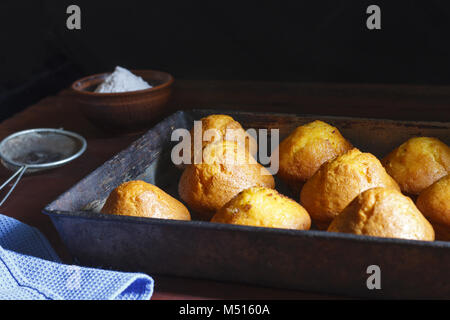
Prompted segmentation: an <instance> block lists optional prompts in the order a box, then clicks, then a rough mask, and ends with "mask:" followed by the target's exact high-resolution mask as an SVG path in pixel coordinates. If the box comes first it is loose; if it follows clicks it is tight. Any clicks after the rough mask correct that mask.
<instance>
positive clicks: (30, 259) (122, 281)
mask: <svg viewBox="0 0 450 320" xmlns="http://www.w3.org/2000/svg"><path fill="white" fill-rule="evenodd" d="M152 294H153V279H152V278H151V277H149V276H148V275H146V274H141V273H125V272H116V271H110V270H101V269H93V268H84V267H79V266H73V265H65V264H62V263H61V260H60V259H59V257H58V256H57V255H56V253H55V251H54V250H53V248H52V247H51V246H50V244H49V243H48V241H47V239H46V238H45V237H44V236H43V235H42V234H41V233H40V232H39V231H38V230H37V229H35V228H33V227H30V226H28V225H26V224H23V223H21V222H20V221H17V220H16V219H13V218H10V217H8V216H5V215H0V300H11V299H12V300H148V299H150V297H151V296H152Z"/></svg>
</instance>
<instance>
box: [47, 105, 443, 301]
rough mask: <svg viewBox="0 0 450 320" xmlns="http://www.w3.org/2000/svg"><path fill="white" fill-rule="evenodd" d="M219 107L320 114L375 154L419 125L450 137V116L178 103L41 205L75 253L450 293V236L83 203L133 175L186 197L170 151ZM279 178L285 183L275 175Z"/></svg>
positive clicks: (86, 259)
mask: <svg viewBox="0 0 450 320" xmlns="http://www.w3.org/2000/svg"><path fill="white" fill-rule="evenodd" d="M213 113H223V114H230V115H231V116H233V117H234V118H235V119H236V120H237V121H239V122H240V123H241V124H242V125H243V126H244V127H245V128H255V129H259V128H279V129H280V138H283V137H285V136H286V135H288V134H289V133H290V132H291V131H292V130H293V129H294V128H295V127H297V126H299V125H301V124H304V123H306V122H309V121H312V120H313V119H321V120H323V121H326V122H328V123H330V124H332V125H334V126H336V127H338V128H339V129H340V131H341V133H342V134H343V135H344V136H345V137H347V138H348V139H349V140H350V141H351V142H352V143H353V144H354V145H355V146H356V147H358V148H360V149H361V150H363V151H367V152H372V153H373V154H375V155H376V156H378V157H382V156H384V155H386V154H387V153H388V152H389V151H391V150H392V149H393V148H395V147H396V146H398V145H399V144H400V143H402V142H404V141H405V140H406V139H408V138H409V137H412V136H417V135H424V136H434V137H437V138H440V139H441V140H442V141H444V142H446V143H450V125H449V124H448V123H438V122H412V121H391V120H379V119H377V120H375V119H359V118H344V117H327V116H314V115H287V114H273V113H249V112H225V111H223V110H193V111H179V112H177V113H174V114H173V115H171V116H170V117H168V118H166V119H165V120H164V121H162V122H161V123H159V124H158V125H156V126H155V127H154V128H152V129H151V130H150V131H148V132H147V133H146V134H145V135H144V136H142V137H141V138H140V139H138V140H137V141H135V142H134V143H133V144H131V145H130V146H129V147H128V148H127V149H126V150H124V151H122V152H120V153H119V154H117V155H116V156H114V157H113V158H112V159H110V160H109V161H107V162H106V163H105V164H103V165H102V166H101V167H99V168H98V169H96V170H95V171H94V172H92V173H91V174H89V175H88V176H87V177H85V178H84V179H83V180H81V181H80V182H79V183H77V184H76V185H75V186H74V187H72V188H71V189H70V190H68V191H67V192H65V193H64V194H63V195H61V196H60V197H59V198H58V199H57V200H55V201H54V202H52V203H51V204H49V205H48V206H47V207H46V208H45V209H44V210H43V212H44V213H45V214H47V215H49V216H50V217H51V219H52V221H53V223H54V225H55V227H56V228H57V230H58V232H59V234H60V236H61V238H62V239H63V241H64V243H65V244H66V245H67V247H68V249H69V251H70V252H71V254H72V255H73V257H74V258H75V259H76V262H77V263H79V264H82V265H87V266H93V267H104V268H113V269H117V270H126V271H141V272H146V273H148V274H151V275H152V274H164V275H174V276H187V277H194V278H204V279H214V280H220V281H231V282H241V283H249V284H257V285H262V286H269V287H278V288H290V289H300V290H307V291H313V292H325V293H337V294H344V295H349V296H360V297H383V298H386V297H401V298H413V297H414V298H450V268H449V266H450V242H440V241H435V242H422V241H411V240H399V239H386V238H376V237H366V236H356V235H349V234H337V233H328V232H324V231H314V230H311V231H298V230H282V229H270V228H258V227H246V226H235V225H225V224H215V223H209V222H203V221H173V220H159V219H149V218H136V217H125V216H110V215H103V214H100V213H96V212H94V211H89V210H87V209H86V206H91V207H92V208H93V207H95V204H96V203H101V201H102V200H104V199H105V198H106V197H107V196H108V194H109V193H110V191H111V190H113V188H115V187H116V186H118V185H119V184H120V183H122V182H124V181H128V180H132V179H143V180H145V181H147V182H150V183H153V184H156V185H157V186H159V187H160V188H162V189H163V190H165V191H166V192H168V193H169V194H171V195H172V196H174V197H176V198H178V199H179V197H178V194H177V184H178V180H179V177H180V175H181V171H179V170H178V169H177V168H175V166H174V165H173V164H172V163H171V160H170V151H171V148H172V146H173V145H174V142H171V141H170V137H171V132H172V131H173V130H174V129H176V128H187V129H189V128H190V127H191V126H192V124H193V121H194V120H198V119H200V118H202V117H204V116H206V115H208V114H213ZM280 188H281V189H282V190H281V191H282V192H283V193H287V191H286V190H285V189H284V187H283V185H282V184H281V183H280V182H279V181H277V189H280ZM290 196H292V197H293V198H294V199H296V200H298V196H295V195H290ZM93 204H94V205H93ZM370 265H378V266H379V267H380V270H381V289H380V290H369V289H368V288H367V283H366V282H367V279H368V277H369V274H368V273H367V268H368V266H370Z"/></svg>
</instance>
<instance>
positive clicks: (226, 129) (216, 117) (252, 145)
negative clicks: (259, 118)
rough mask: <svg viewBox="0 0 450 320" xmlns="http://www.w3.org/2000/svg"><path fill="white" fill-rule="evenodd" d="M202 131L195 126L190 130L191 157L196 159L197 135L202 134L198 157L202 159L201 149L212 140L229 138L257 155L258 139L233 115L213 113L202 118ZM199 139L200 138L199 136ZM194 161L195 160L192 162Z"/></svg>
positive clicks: (228, 139)
mask: <svg viewBox="0 0 450 320" xmlns="http://www.w3.org/2000/svg"><path fill="white" fill-rule="evenodd" d="M200 121H201V124H202V126H201V131H199V132H195V127H193V128H192V129H191V131H190V134H191V148H192V150H191V158H192V160H194V152H195V149H194V147H195V136H196V134H200V137H201V138H200V139H199V140H198V141H199V142H200V141H201V147H200V148H198V149H197V152H198V154H199V155H198V157H197V159H200V160H201V154H200V153H201V151H202V150H203V148H204V147H205V146H206V145H207V144H209V143H212V142H217V141H222V140H227V141H235V142H238V143H240V144H241V147H244V146H245V148H246V149H247V150H248V151H249V152H250V153H251V154H252V155H253V156H256V152H257V149H258V145H257V142H256V140H255V139H254V138H253V137H252V136H251V135H249V134H248V133H247V132H246V131H245V130H244V129H243V128H242V126H241V124H240V123H239V122H237V121H235V120H234V119H233V118H232V117H230V116H227V115H224V114H213V115H210V116H207V117H205V118H202V119H201V120H200ZM197 139H198V138H197ZM192 163H193V162H192Z"/></svg>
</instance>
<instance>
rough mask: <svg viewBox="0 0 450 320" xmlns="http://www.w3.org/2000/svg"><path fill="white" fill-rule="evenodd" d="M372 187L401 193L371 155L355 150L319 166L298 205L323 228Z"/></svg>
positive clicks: (304, 188)
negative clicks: (390, 189)
mask: <svg viewBox="0 0 450 320" xmlns="http://www.w3.org/2000/svg"><path fill="white" fill-rule="evenodd" d="M374 187H386V188H393V189H396V190H400V188H399V187H398V185H397V183H396V182H395V181H394V179H392V178H391V177H390V176H389V175H388V174H387V173H386V170H384V168H383V166H382V165H381V163H380V161H379V160H378V159H377V158H376V157H375V156H374V155H372V154H370V153H362V152H361V151H359V150H358V149H356V148H354V149H352V150H350V151H348V152H346V153H344V154H343V155H340V156H339V157H337V158H335V159H333V160H331V161H328V162H326V163H325V164H323V165H322V166H321V167H320V169H319V170H318V171H317V172H316V173H315V174H314V175H313V176H312V177H311V178H310V179H309V180H308V181H307V182H306V183H305V185H304V187H303V189H302V191H301V193H300V203H301V204H302V205H303V206H304V207H305V209H306V210H307V211H308V213H309V214H310V215H311V218H312V220H313V222H314V223H315V224H316V226H317V227H318V228H319V229H326V228H327V227H328V225H329V224H330V222H331V221H332V220H333V219H334V218H335V217H336V216H337V215H338V214H339V213H341V212H342V210H343V209H344V208H345V207H346V206H347V205H348V204H349V203H350V202H351V201H352V200H353V199H354V198H355V197H356V196H357V195H358V194H360V193H361V192H363V191H365V190H367V189H371V188H374Z"/></svg>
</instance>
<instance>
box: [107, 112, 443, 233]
mask: <svg viewBox="0 0 450 320" xmlns="http://www.w3.org/2000/svg"><path fill="white" fill-rule="evenodd" d="M201 121H202V130H203V131H205V130H211V129H213V130H215V131H216V134H215V135H213V137H212V138H211V139H210V140H209V141H206V142H205V141H203V142H202V143H203V144H202V146H201V151H202V152H201V156H202V160H203V161H201V162H200V163H194V162H193V163H192V164H188V165H185V166H183V168H182V169H183V170H184V171H183V173H182V175H181V178H180V181H179V185H178V193H179V196H180V198H181V200H182V201H183V202H184V203H185V204H186V205H187V207H188V208H189V209H190V210H191V211H190V212H189V210H188V209H187V208H186V206H185V205H184V204H183V203H181V202H180V201H178V200H176V199H175V198H173V197H171V196H170V195H168V194H167V193H165V192H164V191H163V190H161V189H159V188H158V187H156V186H154V185H151V184H149V183H146V182H143V181H130V182H126V183H123V184H122V185H120V186H119V187H118V188H116V189H115V190H114V191H112V192H111V194H110V196H109V197H108V199H107V200H106V202H105V205H104V206H103V209H102V213H106V214H118V215H130V216H138V217H152V218H162V219H179V220H190V219H191V215H192V217H195V219H199V220H207V221H211V222H214V223H228V224H238V225H247V226H260V227H271V228H287V229H297V230H309V229H310V228H311V227H312V228H316V229H319V230H328V231H330V232H344V233H352V234H357V235H369V236H377V237H388V238H403V239H414V240H427V241H433V240H435V238H436V239H438V240H450V175H449V173H450V148H449V146H447V145H446V144H445V143H443V142H442V141H440V140H438V139H436V138H432V137H414V138H411V139H409V140H408V141H406V142H404V143H403V144H402V145H400V146H399V147H398V148H396V149H395V150H393V151H392V152H391V153H390V154H388V155H387V156H386V157H385V158H384V159H382V160H381V161H380V160H379V159H377V158H376V157H375V156H374V155H373V154H371V153H367V152H362V151H360V150H358V149H357V148H354V147H353V146H352V144H351V142H349V141H347V140H346V139H345V138H344V137H343V136H342V135H341V133H340V132H339V130H338V129H337V128H335V127H333V126H331V125H329V124H327V123H324V122H322V121H318V120H317V121H313V122H311V123H308V124H305V125H302V126H300V127H298V128H296V129H295V130H294V131H293V132H292V133H291V134H290V135H289V136H288V137H287V138H285V139H284V140H283V141H282V142H281V143H280V144H279V146H278V148H279V149H278V155H279V171H278V173H277V175H278V177H279V178H280V179H281V180H282V181H283V182H284V183H285V184H286V185H288V186H289V188H290V189H291V190H292V191H293V192H295V194H297V195H298V197H297V198H296V199H295V200H294V199H291V198H288V197H286V196H285V195H282V194H281V193H279V192H278V191H277V190H275V180H274V178H273V176H272V175H271V174H270V173H269V172H268V171H267V170H266V168H264V167H263V166H262V165H260V164H259V163H257V161H256V160H255V158H254V155H255V154H256V152H255V151H256V149H255V148H254V146H255V144H256V141H254V140H253V138H252V137H251V136H249V135H248V134H247V133H246V131H244V129H243V128H242V126H241V125H240V124H239V123H238V122H236V121H235V120H234V119H233V118H232V117H230V116H226V115H211V116H208V117H206V118H203V119H202V120H201ZM228 129H233V130H235V132H237V133H238V135H240V136H241V138H243V139H244V140H241V141H245V144H244V145H242V144H239V143H237V142H236V141H237V140H230V139H228V138H227V137H228V136H227V134H226V132H227V130H228ZM191 132H192V131H191ZM192 133H193V132H192ZM227 139H228V140H227ZM193 153H194V150H193V152H192V154H193ZM412 199H416V202H415V203H414V201H413V200H412ZM296 200H298V202H297V201H296Z"/></svg>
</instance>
